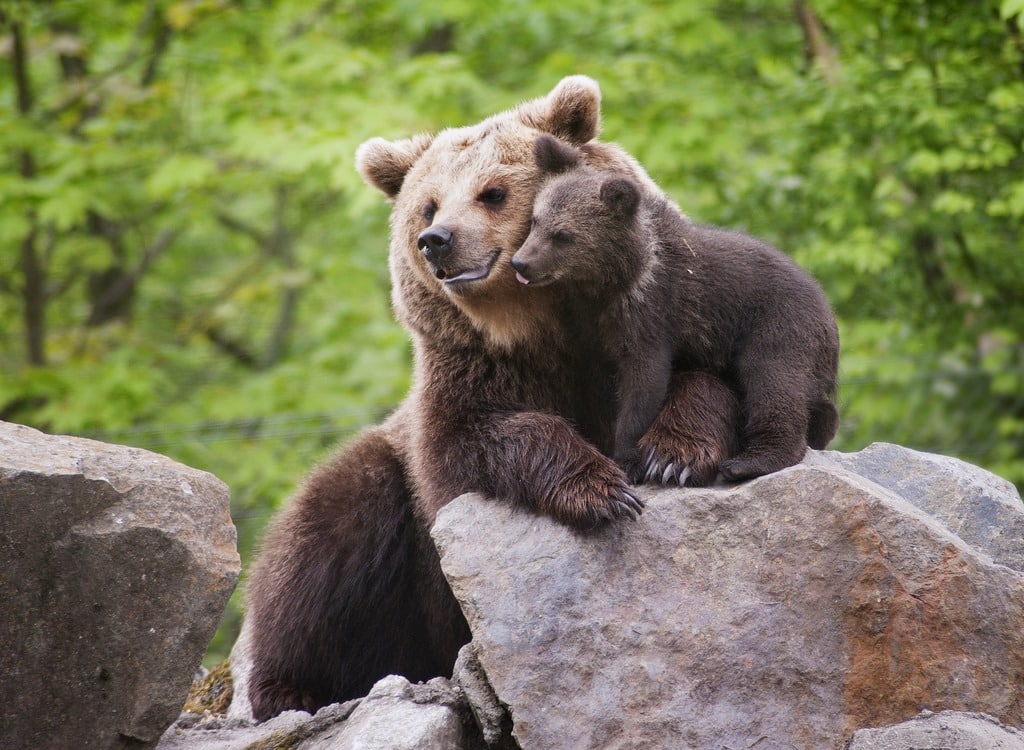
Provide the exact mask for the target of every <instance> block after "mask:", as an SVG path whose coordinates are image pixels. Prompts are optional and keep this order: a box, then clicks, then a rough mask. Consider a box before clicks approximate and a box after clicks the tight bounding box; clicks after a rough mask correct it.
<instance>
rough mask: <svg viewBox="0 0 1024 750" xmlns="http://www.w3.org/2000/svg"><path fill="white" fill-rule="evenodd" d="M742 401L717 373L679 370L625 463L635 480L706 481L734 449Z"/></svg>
mask: <svg viewBox="0 0 1024 750" xmlns="http://www.w3.org/2000/svg"><path fill="white" fill-rule="evenodd" d="M740 418H741V413H740V403H739V400H738V399H737V398H736V396H735V394H733V392H732V391H731V390H730V388H729V387H728V386H727V385H726V384H725V383H724V382H723V381H722V380H720V379H719V378H717V377H715V376H714V375H711V374H710V373H705V372H679V373H676V374H675V375H674V376H673V379H672V383H671V386H670V388H669V394H668V397H667V399H666V401H665V404H664V406H663V407H662V409H661V412H660V413H659V414H658V417H657V419H655V420H654V424H652V425H651V426H650V428H649V429H648V430H647V432H646V433H645V434H644V436H643V437H641V438H640V440H639V441H638V443H637V447H636V456H637V458H636V459H634V460H633V461H632V462H631V463H630V464H629V465H627V466H626V467H625V468H626V470H627V472H628V473H629V478H630V479H631V480H632V481H633V482H634V483H637V484H639V483H642V482H650V483H653V484H666V485H672V484H678V485H684V484H685V485H689V486H691V487H704V486H706V485H709V484H711V483H712V482H713V481H715V477H716V476H718V467H719V464H721V462H722V461H725V460H726V459H728V458H729V457H730V456H733V455H735V454H736V451H737V442H738V441H737V437H738V429H739V424H740Z"/></svg>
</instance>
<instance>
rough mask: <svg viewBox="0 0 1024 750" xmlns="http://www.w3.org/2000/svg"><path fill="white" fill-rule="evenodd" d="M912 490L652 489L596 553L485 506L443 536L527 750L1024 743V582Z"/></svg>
mask: <svg viewBox="0 0 1024 750" xmlns="http://www.w3.org/2000/svg"><path fill="white" fill-rule="evenodd" d="M977 471H978V470H974V469H973V467H971V471H970V472H968V473H974V474H975V476H977V474H976V472H977ZM874 474H875V477H876V478H877V477H879V476H882V475H883V474H884V472H881V471H876V472H874ZM985 481H986V482H987V484H986V485H985V486H987V487H989V488H990V491H986V492H987V494H988V495H991V496H993V497H994V496H995V495H996V494H1002V495H1004V496H1005V495H1007V494H1012V496H1013V497H1015V496H1016V493H1015V492H1012V493H1011V492H1010V490H1011V489H1012V488H1007V487H1006V486H1005V484H1004V485H1002V489H1000V482H998V481H996V480H995V479H994V478H993V479H987V480H985ZM899 486H900V485H899V483H898V482H893V483H892V487H890V488H889V489H886V488H885V487H883V486H882V485H880V484H879V483H876V481H875V480H871V481H869V480H868V479H866V478H864V477H861V476H858V475H857V474H855V473H853V471H852V470H851V469H849V468H842V467H839V466H836V465H832V466H828V465H822V464H821V463H820V462H816V461H815V460H814V457H812V460H810V461H809V463H808V464H805V465H798V466H796V467H792V468H790V469H787V470H785V471H782V472H779V473H777V474H773V475H770V476H767V477H763V478H760V479H757V480H754V481H752V482H748V483H745V484H742V485H739V486H736V487H726V488H710V489H664V490H660V489H651V488H644V489H643V490H642V495H643V497H644V499H645V501H646V502H647V509H646V510H645V512H644V514H643V516H642V518H641V519H640V521H639V522H637V523H619V524H614V525H610V526H607V527H604V528H601V529H598V530H595V531H593V532H589V533H579V532H575V531H573V530H571V529H569V528H566V527H565V526H562V525H560V524H557V523H555V522H552V521H550V520H548V519H546V518H542V517H538V516H536V515H533V514H529V513H524V512H517V511H514V510H513V509H511V508H510V507H509V506H508V505H507V504H506V503H502V502H496V501H493V500H490V499H486V498H482V497H479V496H463V497H461V498H459V499H457V500H456V501H454V502H453V503H451V504H450V505H448V506H447V507H446V508H444V509H443V510H442V511H441V513H440V514H439V516H438V520H437V523H436V525H435V527H434V532H433V533H434V539H435V542H436V544H437V545H438V549H439V551H440V553H441V561H442V567H443V569H444V571H445V575H446V576H447V577H448V580H449V583H450V584H451V585H452V589H453V591H454V592H455V595H456V597H457V598H458V599H459V601H460V603H461V605H462V607H463V610H464V612H465V613H466V616H467V619H468V621H469V624H470V627H471V629H472V632H473V637H474V642H475V644H476V649H477V653H478V656H479V660H480V663H481V664H482V665H483V668H484V670H485V671H486V675H487V678H488V680H489V682H490V684H491V686H492V687H493V688H494V691H495V693H496V694H497V697H498V699H499V700H500V702H501V703H502V704H505V705H507V706H508V708H509V711H510V713H511V716H512V720H513V723H514V728H513V734H514V736H515V738H516V739H517V741H518V742H519V744H520V745H521V746H522V747H523V748H527V749H529V748H552V747H558V748H590V747H592V748H617V747H681V748H722V747H754V746H756V747H757V748H758V749H759V750H770V749H771V748H809V749H812V750H823V749H825V748H834V749H836V750H838V748H840V747H842V745H843V744H844V742H845V740H846V739H847V738H848V737H850V736H851V734H852V733H853V732H854V731H855V730H857V729H859V728H862V727H867V726H884V725H887V724H893V723H896V722H899V721H903V720H906V719H908V718H910V717H912V716H914V715H916V714H917V713H918V712H919V711H920V710H921V709H922V708H932V709H936V710H937V709H940V708H949V709H956V710H963V711H984V712H986V713H988V714H991V715H993V716H996V717H997V718H999V719H1000V720H1002V721H1004V722H1006V723H1007V724H1010V725H1018V726H1019V725H1021V724H1024V633H1022V632H1021V631H1022V628H1021V627H1020V623H1021V622H1024V575H1022V574H1021V573H1019V572H1016V571H1015V570H1011V569H1010V568H1008V567H1004V566H1002V565H998V564H995V563H993V562H992V559H991V558H990V557H989V553H987V552H981V551H979V550H977V549H975V548H973V547H972V546H971V545H970V544H969V543H968V542H966V541H965V540H964V539H962V538H960V537H958V536H956V535H955V534H954V533H952V531H951V527H956V526H955V523H951V522H950V520H949V519H948V518H947V519H944V523H939V522H938V521H936V520H935V519H933V518H932V517H930V516H929V515H927V514H926V513H924V512H923V511H922V510H920V509H919V508H918V507H915V505H913V504H912V503H911V502H909V501H908V500H907V499H904V498H903V497H900V496H899V495H898V494H897V493H898V491H899ZM925 486H927V483H925ZM949 486H955V483H954V482H953V481H952V479H951V480H950V483H949ZM962 486H978V485H977V482H976V481H975V480H974V479H971V480H964V482H963V485H962ZM893 488H895V489H893ZM922 492H925V493H926V494H927V492H928V490H922ZM1011 499H1012V498H1011ZM961 507H963V508H964V509H965V515H967V516H969V515H970V512H969V511H970V502H969V501H964V504H963V505H962V506H961ZM1000 507H1001V508H1002V505H1001V506H1000ZM1005 507H1006V512H1008V513H1011V514H1012V513H1016V514H1017V516H1019V515H1021V514H1022V513H1024V508H1021V507H1020V505H1019V503H1018V504H1017V506H1016V509H1015V510H1014V506H1013V505H1012V503H1011V502H1006V503H1005ZM1000 512H1003V511H1002V510H1001V511H1000ZM1011 517H1012V516H1011ZM1018 520H1019V519H1018ZM1011 522H1012V523H1015V522H1016V521H1011ZM966 525H967V524H964V525H962V526H961V527H960V528H963V527H965V526H966ZM983 536H984V535H983ZM990 536H991V535H990ZM1003 541H1005V542H1007V545H1006V546H1007V549H1006V551H1005V554H1004V557H1009V556H1011V555H1012V554H1019V549H1018V550H1017V551H1014V550H1013V549H1012V547H1013V545H1012V540H1003Z"/></svg>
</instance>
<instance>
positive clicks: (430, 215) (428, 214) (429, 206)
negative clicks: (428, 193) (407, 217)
mask: <svg viewBox="0 0 1024 750" xmlns="http://www.w3.org/2000/svg"><path fill="white" fill-rule="evenodd" d="M420 213H422V214H423V218H424V219H426V220H427V223H428V224H429V223H430V222H432V221H433V220H434V214H436V213H437V204H436V203H434V201H427V202H426V203H424V204H423V208H422V209H420Z"/></svg>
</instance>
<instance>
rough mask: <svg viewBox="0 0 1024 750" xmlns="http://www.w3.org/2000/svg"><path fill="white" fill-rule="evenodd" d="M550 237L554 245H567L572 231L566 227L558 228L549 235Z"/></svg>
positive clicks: (570, 240) (571, 238)
mask: <svg viewBox="0 0 1024 750" xmlns="http://www.w3.org/2000/svg"><path fill="white" fill-rule="evenodd" d="M551 239H552V240H554V242H555V244H556V245H569V244H572V240H573V236H572V232H570V231H568V230H566V229H559V230H558V231H557V232H555V233H554V234H553V235H551Z"/></svg>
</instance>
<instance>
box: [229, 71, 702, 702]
mask: <svg viewBox="0 0 1024 750" xmlns="http://www.w3.org/2000/svg"><path fill="white" fill-rule="evenodd" d="M599 120H600V92H599V90H598V88H597V86H596V84H595V83H594V82H593V81H591V80H590V79H588V78H585V77H582V76H573V77H570V78H566V79H564V80H562V81H561V82H560V83H559V84H558V85H557V86H556V87H555V88H554V89H553V90H552V91H551V92H550V93H549V94H548V95H547V96H546V97H542V98H540V99H536V100H533V101H530V102H526V103H525V104H523V105H520V106H519V107H517V108H515V109H513V110H510V111H508V112H504V113H501V114H498V115H495V116H493V117H490V118H488V119H486V120H484V121H483V122H481V123H479V124H477V125H475V126H470V127H463V128H457V129H451V130H446V131H443V132H441V133H439V134H438V135H436V136H427V135H422V136H417V137H414V138H410V139H406V140H400V141H394V142H389V141H385V140H383V139H373V140H370V141H368V142H366V143H365V144H363V145H362V146H361V147H360V149H359V151H358V152H357V167H358V169H359V171H360V173H361V174H362V175H363V177H364V178H365V179H366V181H367V182H368V183H369V184H370V185H372V186H374V187H376V188H378V189H380V190H381V191H382V192H384V193H385V194H386V195H387V196H388V197H389V198H390V199H391V200H392V202H393V210H392V214H391V248H390V253H389V267H390V271H391V278H392V283H393V292H392V300H393V307H394V311H395V314H396V316H397V318H398V319H399V321H400V322H401V323H403V325H404V326H405V327H406V328H407V329H408V330H409V331H410V333H411V335H412V338H413V351H414V376H413V385H412V388H411V390H410V393H409V395H408V396H407V397H406V399H405V400H404V401H403V403H402V404H401V405H400V406H399V407H398V409H397V410H396V412H395V413H394V414H393V415H392V416H391V417H390V418H388V419H387V420H386V421H385V422H384V424H382V425H379V426H376V427H371V428H369V429H367V430H365V431H364V432H363V433H361V434H360V435H359V436H357V437H356V438H355V439H354V440H353V441H352V442H351V443H349V444H348V445H346V446H344V447H343V448H342V449H341V450H340V451H338V452H337V453H336V454H335V455H334V456H333V457H332V458H331V459H329V460H328V461H327V462H326V463H325V464H324V465H322V466H320V467H319V468H317V469H316V470H315V471H314V472H313V474H312V475H311V476H310V478H309V479H308V480H307V481H306V482H305V484H304V485H303V486H302V487H301V488H300V489H299V491H298V492H297V493H296V495H295V496H294V497H293V498H292V499H291V501H290V503H289V504H288V505H287V506H286V507H285V509H283V510H282V512H281V513H280V514H279V515H278V517H277V518H276V519H275V520H274V521H273V523H272V524H271V526H270V528H269V530H268V531H267V534H266V536H265V539H264V542H263V547H262V549H261V552H260V555H259V557H258V559H257V562H256V564H255V566H254V567H253V569H252V571H251V572H250V576H249V583H248V615H247V616H248V618H249V626H250V632H251V657H252V674H251V683H250V690H249V694H250V698H251V700H252V705H253V712H254V714H255V716H256V718H257V719H260V720H263V719H266V718H268V717H270V716H274V715H276V714H277V713H279V712H281V711H283V710H286V709H294V708H298V709H305V710H307V711H313V710H315V709H317V708H318V707H320V706H323V705H326V704H328V703H330V702H333V701H339V700H346V699H349V698H354V697H357V696H360V695H363V694H365V693H366V692H367V690H368V689H369V688H370V687H371V685H372V684H373V683H374V682H375V681H376V680H377V679H379V678H380V677H382V676H384V675H387V674H401V675H404V676H406V677H407V678H409V679H410V680H425V679H428V678H431V677H434V676H438V675H447V674H450V673H451V668H452V665H453V663H454V660H455V656H456V653H457V651H458V649H459V648H460V647H461V646H462V645H463V644H464V643H466V642H468V640H469V637H470V634H469V630H468V628H467V626H466V622H465V620H464V618H463V616H462V613H461V612H460V611H459V608H458V605H457V603H456V601H455V599H454V597H453V596H452V594H451V591H450V589H449V588H448V586H447V584H446V583H445V581H444V577H443V575H442V573H441V569H440V565H439V562H438V558H437V552H436V550H435V549H434V547H433V544H432V543H431V541H430V538H429V533H428V530H429V528H430V526H431V525H432V523H433V521H434V518H435V515H436V513H437V511H438V509H439V508H441V507H442V506H443V505H445V504H446V503H448V502H449V501H450V500H452V499H453V498H455V497H457V496H458V495H460V494H462V493H465V492H470V491H473V492H481V493H485V494H487V495H490V496H492V497H495V498H498V499H501V500H504V501H507V502H511V503H513V504H514V505H516V506H519V507H523V508H529V509H532V510H534V511H537V512H540V513H544V514H547V515H550V516H552V517H554V518H556V519H558V520H559V521H562V522H564V523H566V524H569V525H571V526H574V527H578V528H583V529H585V528H589V527H591V526H593V525H595V524H596V523H599V522H601V521H605V520H610V519H620V518H636V517H637V515H638V514H639V513H640V511H641V508H642V504H641V502H640V501H639V500H638V499H637V497H636V495H635V494H634V493H633V490H632V489H631V487H630V486H629V484H628V481H627V477H626V475H625V473H624V472H623V471H622V470H621V469H620V468H619V467H618V466H617V465H616V464H615V462H614V461H613V460H612V459H611V458H609V457H608V456H607V455H605V453H604V452H602V451H610V450H611V444H612V439H613V429H614V419H615V410H614V368H613V363H612V362H610V361H609V360H608V358H607V356H606V355H605V354H604V351H603V348H602V347H601V346H600V342H599V341H598V340H597V339H596V337H595V336H593V335H591V334H588V332H587V331H580V330H579V329H580V326H578V325H577V321H576V320H575V318H573V317H572V316H571V315H570V314H568V313H567V311H566V309H565V304H564V300H563V295H561V294H560V293H559V292H558V291H557V290H556V289H554V288H543V287H538V288H536V289H532V288H526V289H522V288H520V286H519V284H518V283H517V281H516V277H515V272H514V270H513V268H512V266H511V265H510V261H511V259H512V256H513V255H514V254H515V252H516V250H518V248H519V246H520V245H521V244H522V242H523V241H524V240H525V239H526V236H527V234H528V233H529V228H530V216H531V214H532V209H533V202H534V197H535V194H536V190H537V187H538V185H539V184H540V181H541V173H540V170H539V168H538V167H537V164H536V162H535V160H534V156H533V143H534V141H535V140H536V139H537V137H538V136H539V135H541V134H542V133H547V134H550V135H553V136H555V137H557V138H559V139H561V140H562V141H564V142H566V143H569V144H573V145H574V146H577V147H579V149H580V152H581V153H582V154H583V155H584V158H586V160H587V161H588V162H590V163H593V164H594V165H596V166H599V167H601V168H605V169H614V170H616V171H618V172H622V173H624V174H629V175H631V176H632V177H633V178H634V179H635V180H636V182H637V184H638V185H640V186H641V189H642V190H643V191H644V192H645V193H647V192H650V193H652V194H659V195H660V192H659V191H658V189H657V187H656V186H655V185H654V183H653V182H651V180H650V178H649V177H648V176H647V175H646V174H645V173H644V171H643V170H642V168H641V167H640V166H639V165H638V164H637V163H636V162H635V161H634V160H633V159H632V158H631V157H629V156H628V155H627V154H626V153H625V152H624V151H622V150H621V149H619V148H618V147H616V146H614V145H612V144H606V143H601V142H598V141H595V140H593V139H594V138H595V137H596V135H597V132H598V129H599ZM595 363H597V365H598V366H597V367H595V366H594V365H595ZM706 385H707V383H702V382H701V380H700V378H696V379H694V380H693V381H690V380H687V379H685V378H683V379H681V380H680V384H679V387H678V393H674V394H670V396H669V398H668V399H667V401H666V413H665V414H664V415H663V417H664V419H662V418H661V417H659V422H658V423H657V424H658V425H662V426H661V429H662V430H663V433H662V435H660V437H659V438H658V439H657V440H654V441H653V442H652V445H653V446H655V447H656V448H657V450H659V451H661V452H662V454H663V455H667V456H671V455H673V451H674V446H673V438H674V435H675V434H677V432H674V431H673V428H674V427H679V428H680V430H681V432H679V433H678V434H685V433H686V432H687V430H692V429H693V427H694V425H693V424H692V423H688V422H687V419H686V418H677V417H676V412H677V411H680V412H685V411H686V409H687V408H688V407H687V402H688V400H689V399H692V398H694V397H696V396H695V395H694V394H698V393H699V392H700V390H701V388H702V387H704V386H706ZM690 422H692V420H690Z"/></svg>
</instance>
